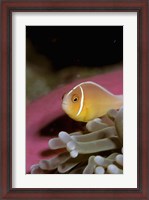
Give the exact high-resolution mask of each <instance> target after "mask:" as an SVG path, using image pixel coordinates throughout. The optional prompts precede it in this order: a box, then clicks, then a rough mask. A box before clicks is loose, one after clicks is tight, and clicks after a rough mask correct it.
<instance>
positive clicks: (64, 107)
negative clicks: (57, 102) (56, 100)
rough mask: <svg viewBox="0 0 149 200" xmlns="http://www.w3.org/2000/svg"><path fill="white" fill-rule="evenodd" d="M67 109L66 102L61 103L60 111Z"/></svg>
mask: <svg viewBox="0 0 149 200" xmlns="http://www.w3.org/2000/svg"><path fill="white" fill-rule="evenodd" d="M67 107H68V104H67V103H66V102H63V103H62V109H63V110H64V111H65V110H66V109H67Z"/></svg>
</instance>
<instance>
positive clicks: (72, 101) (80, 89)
mask: <svg viewBox="0 0 149 200" xmlns="http://www.w3.org/2000/svg"><path fill="white" fill-rule="evenodd" d="M122 104H123V97H122V96H118V95H114V94H112V93H111V92H109V91H108V90H106V89H105V88H103V87H102V86H100V85H98V84H97V83H94V82H91V81H88V82H83V83H80V84H79V85H77V86H75V87H74V88H73V89H72V90H71V91H70V92H68V93H67V94H65V95H64V96H63V98H62V109H63V110H64V111H65V113H66V114H67V115H68V116H69V117H70V118H72V119H74V120H76V121H82V122H88V121H89V120H92V119H94V118H97V117H101V116H103V115H105V114H106V113H107V112H108V110H110V109H119V108H120V107H121V106H122Z"/></svg>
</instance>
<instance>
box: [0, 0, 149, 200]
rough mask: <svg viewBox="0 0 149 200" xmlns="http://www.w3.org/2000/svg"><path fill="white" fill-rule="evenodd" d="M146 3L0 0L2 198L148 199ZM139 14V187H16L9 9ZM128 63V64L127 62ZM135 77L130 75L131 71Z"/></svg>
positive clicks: (126, 0)
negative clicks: (13, 184)
mask: <svg viewBox="0 0 149 200" xmlns="http://www.w3.org/2000/svg"><path fill="white" fill-rule="evenodd" d="M148 4H149V1H148V0H94V1H92V0H86V1H84V0H80V1H78V0H74V1H72V0H69V1H67V0H59V1H58V0H55V1H53V0H43V1H38V0H2V1H1V62H0V66H1V67H0V69H1V71H0V98H1V101H0V102H1V104H0V105H1V106H0V109H1V112H0V113H1V123H0V130H1V135H0V150H1V151H0V155H1V156H0V158H1V160H0V188H1V190H0V192H1V193H0V199H11V198H14V199H45V198H48V199H122V198H123V199H135V198H136V199H142V200H145V199H149V165H148V163H149V156H148V154H149V153H148V152H149V144H148V143H149V140H148V138H149V136H148V134H149V125H148V113H147V111H149V109H148V100H149V99H148V92H149V91H148V89H149V81H148V75H149V73H148V72H149V68H148V64H149V62H148V56H149V49H148V47H149V39H148V37H149V24H148V18H149V5H148ZM18 11H19V12H30V11H32V12H34V11H40V12H45V11H49V12H53V11H59V12H61V11H65V12H67V11H70V12H80V11H83V12H86V11H96V12H103V11H107V12H111V11H114V12H130V11H131V12H137V17H138V31H137V32H138V41H137V45H138V69H137V70H138V83H137V84H138V85H137V87H138V133H137V134H138V184H137V189H131V188H125V189H124V188H122V189H117V188H115V189H106V188H105V189H96V188H95V189H56V188H55V189H50V188H49V189H28V188H25V189H14V188H12V185H11V180H12V172H11V166H12V164H11V162H12V155H11V152H12V151H11V148H12V143H11V141H12V92H13V91H12V77H11V75H12V64H11V60H12V51H11V49H12V46H11V41H12V38H11V14H12V12H18ZM130 67H131V66H130ZM132 78H133V74H132Z"/></svg>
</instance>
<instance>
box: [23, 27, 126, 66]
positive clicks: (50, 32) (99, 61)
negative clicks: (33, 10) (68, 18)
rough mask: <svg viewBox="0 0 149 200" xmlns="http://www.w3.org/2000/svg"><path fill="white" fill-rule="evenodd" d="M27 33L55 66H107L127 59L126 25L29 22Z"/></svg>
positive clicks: (39, 50)
mask: <svg viewBox="0 0 149 200" xmlns="http://www.w3.org/2000/svg"><path fill="white" fill-rule="evenodd" d="M26 36H27V39H30V40H31V41H32V44H33V45H34V47H35V49H36V50H37V51H38V52H39V53H41V54H43V55H45V56H46V57H47V58H49V59H50V60H51V61H52V64H53V67H54V69H60V68H63V67H67V66H70V65H80V66H103V65H108V64H114V63H116V62H120V61H122V60H123V27H122V26H108V27H106V26H105V27H104V26H93V27H90V26H80V27H79V26H61V27H57V26H53V27H52V26H51V27H42V28H41V26H40V27H39V26H34V27H33V26H31V27H30V26H28V27H27V29H26Z"/></svg>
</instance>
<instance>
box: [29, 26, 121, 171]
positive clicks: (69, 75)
mask: <svg viewBox="0 0 149 200" xmlns="http://www.w3.org/2000/svg"><path fill="white" fill-rule="evenodd" d="M26 173H27V174H123V26H26Z"/></svg>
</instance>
